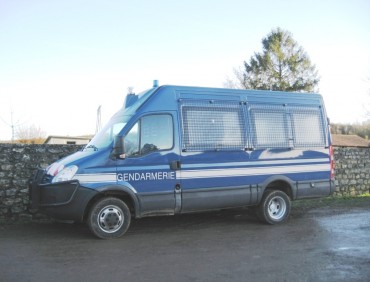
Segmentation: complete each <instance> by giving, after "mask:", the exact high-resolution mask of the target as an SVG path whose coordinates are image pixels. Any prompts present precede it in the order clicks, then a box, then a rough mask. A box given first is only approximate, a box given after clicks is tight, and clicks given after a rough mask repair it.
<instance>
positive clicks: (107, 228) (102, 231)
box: [87, 197, 131, 239]
mask: <svg viewBox="0 0 370 282" xmlns="http://www.w3.org/2000/svg"><path fill="white" fill-rule="evenodd" d="M130 222H131V213H130V209H129V208H128V207H127V205H126V204H125V203H124V202H123V201H122V200H120V199H118V198H114V197H108V198H103V199H100V200H99V201H97V202H96V203H95V204H94V205H93V206H92V208H91V210H90V213H89V217H88V219H87V224H88V225H89V228H90V230H91V232H92V233H93V234H94V235H95V236H97V237H98V238H101V239H110V238H118V237H121V236H122V235H123V234H125V233H126V231H127V229H128V228H129V226H130Z"/></svg>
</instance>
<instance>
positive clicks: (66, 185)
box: [29, 169, 98, 222]
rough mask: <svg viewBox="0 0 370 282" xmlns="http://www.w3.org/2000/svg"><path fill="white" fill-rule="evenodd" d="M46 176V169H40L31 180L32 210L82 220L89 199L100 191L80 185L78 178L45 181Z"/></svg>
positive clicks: (65, 218)
mask: <svg viewBox="0 0 370 282" xmlns="http://www.w3.org/2000/svg"><path fill="white" fill-rule="evenodd" d="M45 177H46V172H45V170H42V169H39V170H38V171H37V172H36V173H35V175H34V176H33V178H32V179H31V180H30V181H29V190H30V212H37V211H38V212H41V213H44V214H46V215H49V216H51V217H53V218H56V219H62V220H73V221H76V222H82V221H83V218H84V214H85V211H86V208H87V205H88V203H89V201H90V200H91V199H92V198H93V197H94V196H95V195H96V194H97V193H98V192H97V191H95V190H93V189H89V188H86V187H82V186H80V183H79V182H78V181H77V180H71V181H65V182H59V183H44V182H45Z"/></svg>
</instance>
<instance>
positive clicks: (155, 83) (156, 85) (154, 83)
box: [153, 79, 158, 87]
mask: <svg viewBox="0 0 370 282" xmlns="http://www.w3.org/2000/svg"><path fill="white" fill-rule="evenodd" d="M153 87H158V80H156V79H155V80H153Z"/></svg>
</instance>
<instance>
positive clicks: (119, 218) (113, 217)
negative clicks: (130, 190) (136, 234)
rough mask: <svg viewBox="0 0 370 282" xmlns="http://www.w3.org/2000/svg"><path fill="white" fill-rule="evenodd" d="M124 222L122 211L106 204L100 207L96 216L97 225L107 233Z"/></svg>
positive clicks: (116, 228) (113, 230)
mask: <svg viewBox="0 0 370 282" xmlns="http://www.w3.org/2000/svg"><path fill="white" fill-rule="evenodd" d="M123 222H124V216H123V212H122V210H121V209H120V208H118V207H116V206H108V207H105V208H104V209H102V210H101V211H100V213H99V216H98V225H99V227H100V229H101V230H103V231H104V232H107V233H113V232H115V231H117V230H118V229H119V228H120V227H121V226H122V224H123Z"/></svg>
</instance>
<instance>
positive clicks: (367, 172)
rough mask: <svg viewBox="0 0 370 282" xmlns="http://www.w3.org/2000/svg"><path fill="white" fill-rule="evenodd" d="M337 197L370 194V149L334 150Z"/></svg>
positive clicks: (340, 148) (343, 148)
mask: <svg viewBox="0 0 370 282" xmlns="http://www.w3.org/2000/svg"><path fill="white" fill-rule="evenodd" d="M334 168H335V169H334V172H335V185H336V192H335V194H334V195H335V196H357V195H362V194H367V193H370V148H355V147H335V148H334Z"/></svg>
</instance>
